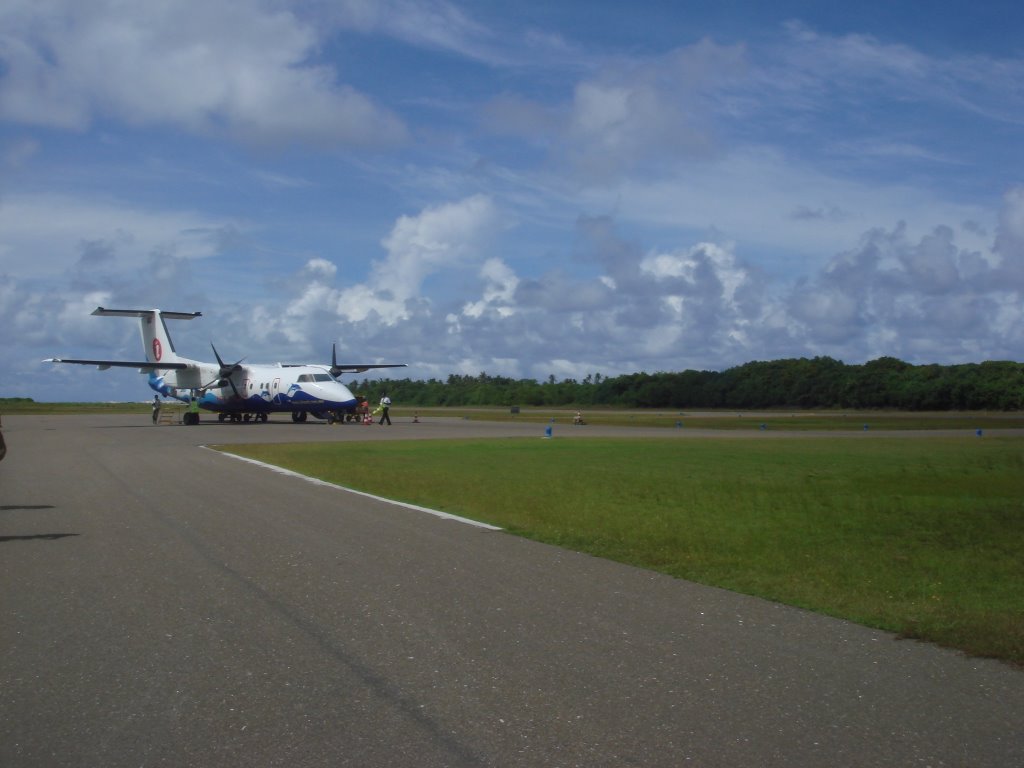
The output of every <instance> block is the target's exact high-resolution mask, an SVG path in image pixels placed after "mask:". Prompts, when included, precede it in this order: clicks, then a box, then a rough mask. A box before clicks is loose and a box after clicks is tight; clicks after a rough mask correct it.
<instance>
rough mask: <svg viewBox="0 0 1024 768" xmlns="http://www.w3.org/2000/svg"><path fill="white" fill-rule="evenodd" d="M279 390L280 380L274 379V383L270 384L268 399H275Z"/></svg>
mask: <svg viewBox="0 0 1024 768" xmlns="http://www.w3.org/2000/svg"><path fill="white" fill-rule="evenodd" d="M280 392H281V380H280V379H274V383H273V384H271V385H270V399H271V400H277V396H278V395H279V394H280Z"/></svg>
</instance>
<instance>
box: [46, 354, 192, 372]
mask: <svg viewBox="0 0 1024 768" xmlns="http://www.w3.org/2000/svg"><path fill="white" fill-rule="evenodd" d="M43 362H44V363H74V364H75V365H95V366H96V367H97V368H99V369H100V370H101V371H105V370H107V368H138V369H139V370H142V371H183V370H185V369H186V368H189V367H191V366H189V364H188V363H151V362H149V361H148V360H143V361H142V362H132V361H130V360H73V359H71V358H70V357H48V358H46V359H45V360H43Z"/></svg>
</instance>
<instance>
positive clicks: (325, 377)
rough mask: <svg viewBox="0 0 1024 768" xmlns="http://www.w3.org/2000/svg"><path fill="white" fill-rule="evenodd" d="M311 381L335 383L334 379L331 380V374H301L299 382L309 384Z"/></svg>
mask: <svg viewBox="0 0 1024 768" xmlns="http://www.w3.org/2000/svg"><path fill="white" fill-rule="evenodd" d="M311 381H334V379H332V378H331V374H329V373H300V374H299V378H298V382H299V383H300V384H302V383H303V382H307V383H308V382H311Z"/></svg>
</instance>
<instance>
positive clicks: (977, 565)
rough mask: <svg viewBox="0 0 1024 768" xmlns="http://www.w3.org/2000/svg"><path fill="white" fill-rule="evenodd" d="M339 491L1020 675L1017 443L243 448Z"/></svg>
mask: <svg viewBox="0 0 1024 768" xmlns="http://www.w3.org/2000/svg"><path fill="white" fill-rule="evenodd" d="M230 450H231V451H232V452H235V453H239V454H242V455H246V456H251V457H254V458H257V459H260V460H263V461H267V462H270V463H274V464H278V465H281V466H285V467H288V468H290V469H293V470H296V471H299V472H302V473H304V474H308V475H314V476H316V477H320V478H323V479H325V480H328V481H330V482H334V483H338V484H342V485H345V486H349V487H353V488H358V489H361V490H366V491H370V492H373V493H378V494H381V495H385V496H388V497H391V498H396V499H401V500H404V501H409V502H413V503H416V504H420V505H424V506H428V507H432V508H436V509H441V510H444V511H448V512H452V513H455V514H459V515H463V516H467V517H471V518H474V519H478V520H484V521H486V522H489V523H493V524H495V525H499V526H501V527H503V528H505V529H507V530H509V531H511V532H513V533H517V534H520V535H523V536H527V537H530V538H534V539H537V540H540V541H546V542H550V543H553V544H557V545H560V546H564V547H568V548H571V549H574V550H579V551H584V552H589V553H592V554H594V555H597V556H600V557H607V558H612V559H615V560H619V561H622V562H626V563H631V564H634V565H637V566H640V567H644V568H651V569H654V570H658V571H661V572H664V573H668V574H671V575H673V576H678V577H681V578H686V579H692V580H694V581H699V582H702V583H705V584H712V585H717V586H722V587H725V588H728V589H733V590H737V591H740V592H744V593H748V594H753V595H759V596H762V597H766V598H769V599H772V600H777V601H780V602H784V603H788V604H792V605H797V606H802V607H805V608H808V609H811V610H814V611H818V612H822V613H827V614H830V615H833V616H839V617H843V618H848V619H852V620H854V621H857V622H860V623H863V624H867V625H870V626H874V627H879V628H882V629H887V630H891V631H893V632H897V633H899V634H901V635H903V636H905V637H909V638H920V639H924V640H928V641H932V642H936V643H939V644H942V645H945V646H949V647H954V648H959V649H961V650H963V651H965V652H967V653H970V654H974V655H980V656H992V657H996V658H1000V659H1004V660H1007V661H1011V662H1014V663H1017V664H1022V663H1024V440H1022V439H1021V438H1017V437H998V436H986V437H984V438H977V437H974V436H973V435H972V436H964V437H959V438H944V437H935V438H929V439H920V438H914V439H902V438H889V439H886V440H870V439H864V440H833V441H823V440H808V441H804V440H771V439H765V440H757V441H736V440H724V439H723V440H716V439H700V440H678V439H675V440H643V441H640V440H628V439H622V440H611V439H609V440H605V439H588V440H562V441H559V440H539V439H517V440H489V441H429V442H420V441H409V442H404V441H403V442H398V443H391V442H389V443H372V444H367V443H359V444H351V443H342V444H338V443H331V444H316V445H305V444H303V445H284V446H282V445H277V446H244V447H243V446H232V447H231V448H230Z"/></svg>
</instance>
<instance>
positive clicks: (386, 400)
mask: <svg viewBox="0 0 1024 768" xmlns="http://www.w3.org/2000/svg"><path fill="white" fill-rule="evenodd" d="M389 410H391V398H390V397H388V393H387V392H385V393H384V396H383V397H382V398H381V399H380V422H378V423H379V424H381V425H382V426H383V424H384V422H385V420H386V421H387V423H388V426H389V427H390V426H391V416H390V415H389V414H388V411H389Z"/></svg>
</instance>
